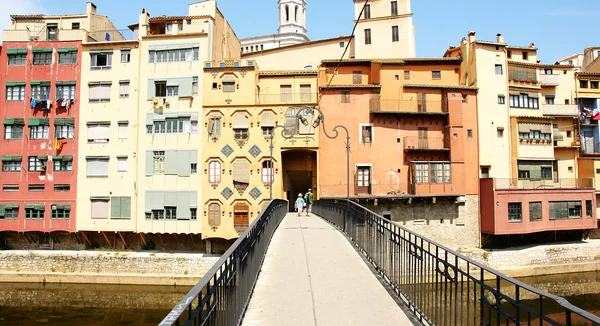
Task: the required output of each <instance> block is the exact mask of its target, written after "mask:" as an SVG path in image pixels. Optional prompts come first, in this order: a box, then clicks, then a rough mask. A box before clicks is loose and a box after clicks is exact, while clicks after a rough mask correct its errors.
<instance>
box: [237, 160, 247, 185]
mask: <svg viewBox="0 0 600 326" xmlns="http://www.w3.org/2000/svg"><path fill="white" fill-rule="evenodd" d="M233 181H234V182H240V183H250V163H248V161H246V160H245V159H238V160H236V161H234V162H233Z"/></svg>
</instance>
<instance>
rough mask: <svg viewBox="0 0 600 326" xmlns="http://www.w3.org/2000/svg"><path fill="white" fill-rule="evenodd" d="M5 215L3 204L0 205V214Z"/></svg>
mask: <svg viewBox="0 0 600 326" xmlns="http://www.w3.org/2000/svg"><path fill="white" fill-rule="evenodd" d="M5 215H6V207H5V206H4V205H0V216H5Z"/></svg>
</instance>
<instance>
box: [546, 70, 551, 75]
mask: <svg viewBox="0 0 600 326" xmlns="http://www.w3.org/2000/svg"><path fill="white" fill-rule="evenodd" d="M544 75H552V69H544Z"/></svg>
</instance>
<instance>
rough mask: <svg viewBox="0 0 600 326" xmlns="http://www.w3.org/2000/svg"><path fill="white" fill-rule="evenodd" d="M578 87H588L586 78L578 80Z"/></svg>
mask: <svg viewBox="0 0 600 326" xmlns="http://www.w3.org/2000/svg"><path fill="white" fill-rule="evenodd" d="M579 88H588V81H587V80H580V81H579Z"/></svg>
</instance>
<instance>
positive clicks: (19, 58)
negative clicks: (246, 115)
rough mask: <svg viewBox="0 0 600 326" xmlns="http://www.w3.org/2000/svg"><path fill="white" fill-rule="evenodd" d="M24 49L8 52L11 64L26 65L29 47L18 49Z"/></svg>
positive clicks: (9, 63)
mask: <svg viewBox="0 0 600 326" xmlns="http://www.w3.org/2000/svg"><path fill="white" fill-rule="evenodd" d="M18 50H22V51H20V52H22V53H17V54H10V53H9V54H8V65H9V66H24V65H25V63H26V62H27V49H18Z"/></svg>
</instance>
